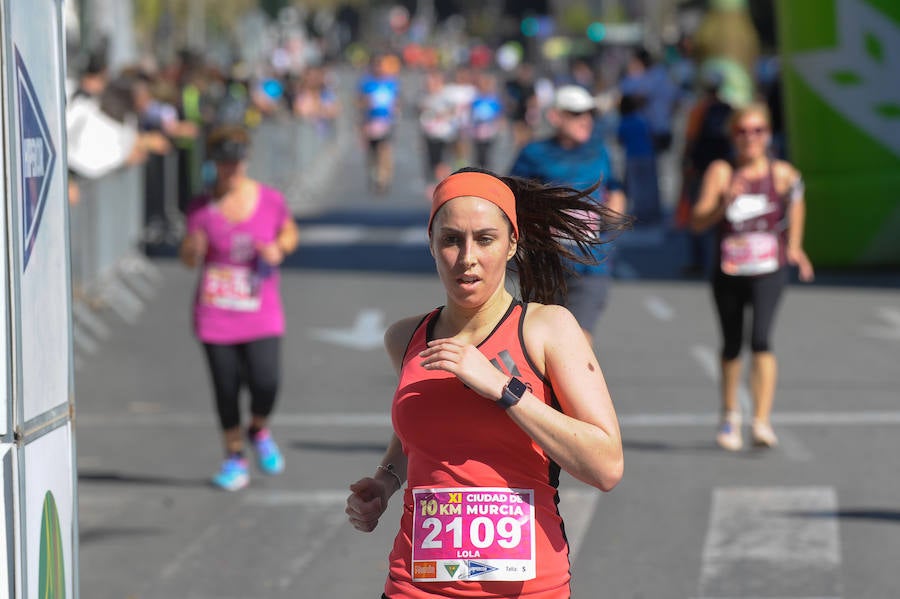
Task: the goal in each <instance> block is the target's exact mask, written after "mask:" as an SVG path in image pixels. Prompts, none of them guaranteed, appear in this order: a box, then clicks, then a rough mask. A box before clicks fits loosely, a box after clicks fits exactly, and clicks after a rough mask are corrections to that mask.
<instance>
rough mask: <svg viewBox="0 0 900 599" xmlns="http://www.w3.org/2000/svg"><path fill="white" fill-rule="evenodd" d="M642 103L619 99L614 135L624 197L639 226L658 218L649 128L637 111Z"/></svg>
mask: <svg viewBox="0 0 900 599" xmlns="http://www.w3.org/2000/svg"><path fill="white" fill-rule="evenodd" d="M643 103H644V99H643V98H640V97H638V96H631V95H625V96H622V99H621V101H620V104H619V114H620V116H621V118H620V119H619V128H618V134H617V139H618V140H619V143H620V144H621V145H622V148H623V149H624V150H625V196H626V197H627V198H628V201H629V203H630V210H629V213H630V214H632V215H633V216H634V217H635V218H636V219H637V224H638V225H642V224H644V225H646V224H653V223H656V222H657V221H659V219H660V217H661V208H660V203H659V178H658V176H657V172H656V152H655V151H654V149H653V136H652V135H651V133H650V124H649V123H648V122H647V119H646V118H644V116H643V115H642V114H641V113H640V111H639V110H640V108H641V107H642V105H643Z"/></svg>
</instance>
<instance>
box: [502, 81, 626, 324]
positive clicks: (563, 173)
mask: <svg viewBox="0 0 900 599" xmlns="http://www.w3.org/2000/svg"><path fill="white" fill-rule="evenodd" d="M595 107H596V104H595V102H594V98H593V97H592V96H591V95H590V94H589V93H588V92H587V91H585V90H584V88H582V87H579V86H577V85H564V86H562V87H560V88H559V89H558V90H557V91H556V95H555V98H554V104H553V108H552V109H551V110H549V111H548V112H547V120H548V121H549V123H550V124H551V125H552V126H553V129H554V133H553V135H552V136H551V137H550V138H548V139H544V140H540V141H533V142H531V143H529V144H527V145H526V146H525V147H524V148H522V150H521V152H519V155H518V157H517V158H516V160H515V162H514V163H513V165H512V169H511V170H510V174H511V175H513V176H516V177H524V178H526V179H534V180H537V181H540V182H542V183H547V184H553V185H565V186H569V187H574V188H575V189H579V190H584V189H593V190H594V193H595V194H596V195H597V199H598V200H599V201H602V202H604V203H605V204H606V206H607V207H608V208H609V209H610V210H612V211H614V212H616V213H618V214H624V212H625V194H624V193H623V192H622V186H621V185H620V184H619V182H618V181H616V179H615V178H614V177H613V176H612V166H611V164H610V160H609V154H608V153H607V151H606V146H605V145H604V143H603V137H602V128H601V127H600V126H599V124H598V123H597V118H596V116H595V113H596V108H595ZM597 183H599V184H600V186H599V187H596V184H597ZM590 251H591V252H592V254H591V256H590V258H589V259H588V260H585V261H583V262H575V263H573V264H572V265H571V266H572V271H571V272H570V273H568V275H567V277H566V281H565V282H566V289H567V297H566V300H565V302H566V303H565V305H566V306H567V307H568V308H569V309H570V310H571V311H572V314H574V315H575V318H576V319H577V320H578V323H579V324H580V325H581V328H582V329H583V330H584V334H585V335H586V336H587V338H588V340H589V341H590V340H591V339H592V338H593V331H594V328H595V327H596V325H597V321H598V319H599V318H600V314H601V313H602V312H603V310H604V309H605V308H606V303H607V299H608V297H609V288H610V285H611V281H612V265H611V264H610V261H611V248H610V247H609V246H607V245H595V246H591V248H590ZM559 301H562V298H560V300H559Z"/></svg>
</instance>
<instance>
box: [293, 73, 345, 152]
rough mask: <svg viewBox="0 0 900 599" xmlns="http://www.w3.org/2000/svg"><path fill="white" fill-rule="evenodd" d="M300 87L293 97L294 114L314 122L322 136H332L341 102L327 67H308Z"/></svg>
mask: <svg viewBox="0 0 900 599" xmlns="http://www.w3.org/2000/svg"><path fill="white" fill-rule="evenodd" d="M298 88H299V89H298V90H297V93H296V95H295V96H294V99H293V112H294V114H295V115H296V116H298V117H300V118H302V119H305V120H307V121H309V122H310V123H312V125H313V126H314V127H315V129H316V132H317V133H318V134H319V136H320V137H322V138H327V137H331V136H332V135H333V134H334V131H335V121H336V119H337V117H338V115H339V114H340V112H341V104H340V100H339V99H338V96H337V93H336V92H335V90H334V88H333V86H332V85H330V84H329V82H328V76H327V72H326V71H325V68H324V67H320V66H315V67H310V68H309V69H307V70H306V72H305V73H304V74H303V76H302V78H301V79H300V83H299V86H298Z"/></svg>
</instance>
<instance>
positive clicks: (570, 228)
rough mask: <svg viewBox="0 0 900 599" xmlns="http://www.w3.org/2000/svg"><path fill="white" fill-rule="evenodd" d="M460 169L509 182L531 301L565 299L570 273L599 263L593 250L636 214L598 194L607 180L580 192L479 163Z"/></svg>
mask: <svg viewBox="0 0 900 599" xmlns="http://www.w3.org/2000/svg"><path fill="white" fill-rule="evenodd" d="M456 172H457V173H465V172H477V173H484V174H487V175H491V176H493V177H496V178H498V179H500V180H501V181H503V182H504V183H505V184H506V185H507V186H508V187H509V188H510V189H511V190H512V192H513V195H515V197H516V219H517V221H518V226H519V240H518V247H517V249H516V255H515V256H514V258H513V261H514V262H515V269H516V272H517V274H518V278H519V292H520V295H521V298H522V301H525V302H530V301H534V302H540V303H542V304H556V303H560V302H561V301H564V300H565V297H566V275H567V274H569V273H570V272H572V268H573V264H574V263H580V264H596V263H597V260H596V258H594V257H593V255H592V252H591V249H592V248H593V247H594V246H598V245H601V244H604V243H609V242H610V241H612V240H613V239H614V238H615V237H616V236H617V235H618V234H619V233H621V232H622V231H624V230H626V229H629V228H630V227H631V223H632V220H633V219H632V218H631V217H629V216H626V215H624V214H619V213H618V212H616V211H614V210H612V209H610V208H607V207H606V206H605V205H604V204H603V203H602V201H601V200H599V199H597V198H595V197H593V194H594V192H596V191H597V190H598V189H599V188H600V186H601V184H602V181H597V182H596V183H595V184H594V185H592V186H590V187H589V188H587V189H584V190H582V191H579V190H577V189H574V188H572V187H566V186H559V185H546V184H543V183H540V182H538V181H536V180H534V179H523V178H521V177H509V176H501V175H497V174H496V173H492V172H491V171H488V170H485V169H480V168H474V167H466V168H462V169H459V170H458V171H456ZM510 227H512V225H511V224H510Z"/></svg>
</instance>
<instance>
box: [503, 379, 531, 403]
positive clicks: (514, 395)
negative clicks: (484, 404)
mask: <svg viewBox="0 0 900 599" xmlns="http://www.w3.org/2000/svg"><path fill="white" fill-rule="evenodd" d="M527 390H528V387H526V386H525V383H523V382H522V381H520V380H519V379H517V378H516V377H510V379H509V382H508V383H506V386H504V387H503V394H502V395H500V399H499V400H497V404H499V405H500V406H502V407H503V409H504V410H506V409H508V408H511V407H512V406H514V405H516V404H517V403H519V400H520V399H522V396H523V395H525V391H527Z"/></svg>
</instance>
